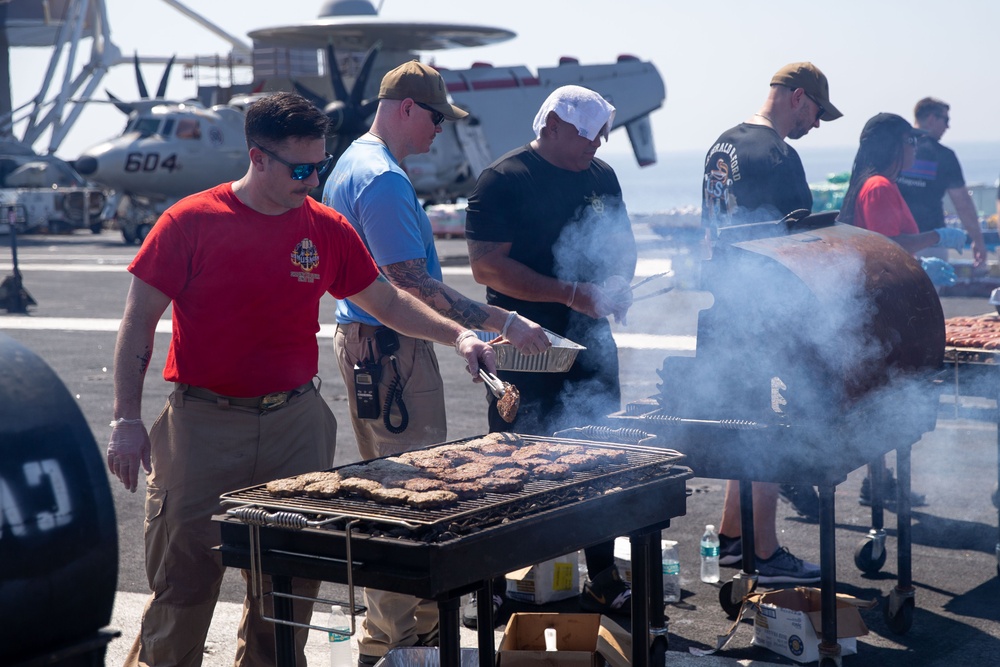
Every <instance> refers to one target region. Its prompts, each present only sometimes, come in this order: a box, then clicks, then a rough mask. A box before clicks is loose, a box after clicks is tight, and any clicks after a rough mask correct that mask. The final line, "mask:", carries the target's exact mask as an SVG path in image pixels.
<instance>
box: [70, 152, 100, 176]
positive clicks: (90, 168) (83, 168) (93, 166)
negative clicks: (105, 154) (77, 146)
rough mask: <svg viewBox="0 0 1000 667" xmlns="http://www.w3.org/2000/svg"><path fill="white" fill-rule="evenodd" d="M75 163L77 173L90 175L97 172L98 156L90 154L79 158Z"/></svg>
mask: <svg viewBox="0 0 1000 667" xmlns="http://www.w3.org/2000/svg"><path fill="white" fill-rule="evenodd" d="M75 165H76V171H77V173H78V174H80V175H81V176H90V175H91V174H94V173H96V172H97V158H95V157H91V156H89V155H84V156H83V157H81V158H78V159H77V161H76V163H75Z"/></svg>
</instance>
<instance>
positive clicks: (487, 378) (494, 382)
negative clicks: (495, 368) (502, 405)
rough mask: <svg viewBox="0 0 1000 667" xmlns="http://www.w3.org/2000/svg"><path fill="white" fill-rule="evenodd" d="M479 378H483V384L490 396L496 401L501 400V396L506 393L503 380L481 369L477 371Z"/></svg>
mask: <svg viewBox="0 0 1000 667" xmlns="http://www.w3.org/2000/svg"><path fill="white" fill-rule="evenodd" d="M479 377H481V378H483V382H485V383H486V388H487V389H489V390H490V393H491V394H493V395H494V396H496V397H497V398H498V399H499V398H503V395H504V394H505V393H506V392H507V389H506V387H504V386H503V380H501V379H500V378H498V377H497V376H496V375H494V374H493V373H489V372H487V371H485V370H483V369H482V368H480V369H479Z"/></svg>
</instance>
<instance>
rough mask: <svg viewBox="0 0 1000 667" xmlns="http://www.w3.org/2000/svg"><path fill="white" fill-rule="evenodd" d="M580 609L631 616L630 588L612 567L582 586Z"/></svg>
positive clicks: (616, 569) (615, 568)
mask: <svg viewBox="0 0 1000 667" xmlns="http://www.w3.org/2000/svg"><path fill="white" fill-rule="evenodd" d="M580 608H581V609H583V610H584V611H590V612H594V613H598V614H631V613H632V587H631V586H629V585H628V584H627V583H626V582H624V581H622V578H621V575H619V574H618V568H617V567H615V566H614V565H612V566H611V567H609V568H608V569H606V570H604V571H603V572H601V573H600V574H598V575H597V576H596V577H594V578H592V579H591V580H590V581H588V582H587V583H585V584H584V585H583V592H582V593H580Z"/></svg>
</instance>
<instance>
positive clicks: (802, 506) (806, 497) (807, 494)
mask: <svg viewBox="0 0 1000 667" xmlns="http://www.w3.org/2000/svg"><path fill="white" fill-rule="evenodd" d="M778 496H779V497H780V498H781V499H782V500H784V501H785V502H786V503H789V504H790V505H791V506H792V507H793V508H794V509H795V511H796V512H798V515H799V516H800V517H802V518H803V519H809V520H810V521H819V494H817V493H816V489H814V488H813V487H811V486H805V485H801V484H782V485H781V487H780V488H779V490H778Z"/></svg>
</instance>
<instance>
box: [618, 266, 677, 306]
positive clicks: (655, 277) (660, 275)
mask: <svg viewBox="0 0 1000 667" xmlns="http://www.w3.org/2000/svg"><path fill="white" fill-rule="evenodd" d="M672 275H674V272H673V271H664V272H663V273H654V274H653V275H651V276H648V277H646V278H643V279H642V280H640V281H639V282H637V283H632V286H631V287H629V289H630V290H632V301H633V302H635V301H641V300H642V299H648V298H650V297H653V296H659V295H660V294H666V293H667V292H669V291H670V290H672V289H673V288H674V286H673V285H671V286H670V287H664V288H662V289H658V290H656V291H655V292H650V293H649V294H642V295H640V296H635V288H636V287H639V286H641V285H645V284H646V283H648V282H650V281H652V280H659V279H661V278H667V277H669V276H672Z"/></svg>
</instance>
